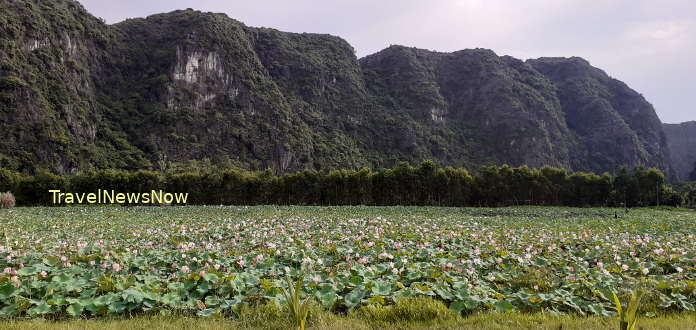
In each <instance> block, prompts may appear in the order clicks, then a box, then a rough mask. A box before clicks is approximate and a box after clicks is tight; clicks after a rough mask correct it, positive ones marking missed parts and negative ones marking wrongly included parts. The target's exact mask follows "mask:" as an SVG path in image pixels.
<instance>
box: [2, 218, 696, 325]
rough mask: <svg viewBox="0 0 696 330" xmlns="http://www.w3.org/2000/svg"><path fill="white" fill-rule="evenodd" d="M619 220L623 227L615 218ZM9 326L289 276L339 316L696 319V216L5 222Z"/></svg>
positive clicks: (270, 292) (107, 312)
mask: <svg viewBox="0 0 696 330" xmlns="http://www.w3.org/2000/svg"><path fill="white" fill-rule="evenodd" d="M615 215H618V218H615ZM0 228H1V230H0V234H2V235H3V237H2V239H1V240H0V271H2V274H0V317H2V318H17V317H20V318H22V317H29V318H39V317H41V318H52V319H62V318H70V317H78V316H81V317H102V316H121V315H135V314H164V315H170V314H173V313H174V314H181V313H183V314H190V315H194V314H195V315H198V316H201V317H206V316H213V315H215V316H221V315H222V316H227V317H231V318H234V317H235V315H236V313H238V311H239V310H240V309H241V308H243V306H257V305H259V304H268V303H274V302H275V303H278V304H280V305H283V304H285V301H284V298H283V294H282V288H285V287H286V286H287V285H286V283H287V282H286V276H287V275H289V276H290V277H291V278H292V280H293V281H294V280H296V279H297V278H298V277H299V276H300V275H302V276H303V284H302V291H303V292H304V295H305V296H313V297H316V301H317V303H318V304H320V305H322V306H323V308H325V309H326V310H330V311H332V312H335V313H339V314H340V313H346V312H349V311H351V310H354V309H356V308H358V309H359V308H360V307H361V306H365V305H390V304H393V303H394V302H395V301H396V300H398V299H400V298H403V297H414V296H416V297H420V296H424V297H430V298H432V299H435V300H439V301H442V302H443V303H444V304H445V305H446V306H448V307H449V308H450V309H452V310H455V311H457V312H460V313H461V314H462V315H469V314H475V313H484V312H506V311H518V312H540V311H546V312H551V313H562V314H577V315H604V316H608V315H615V312H616V310H615V309H614V303H613V300H612V293H613V292H615V293H616V294H617V295H619V296H620V297H626V296H628V295H630V291H632V290H636V289H641V290H644V291H645V292H646V295H645V298H644V303H643V306H642V307H641V308H642V313H643V314H647V315H651V314H656V315H657V314H664V313H670V312H681V311H693V310H694V304H696V213H695V212H692V211H685V210H669V211H668V210H648V209H642V210H631V211H630V212H629V213H625V212H624V211H623V210H621V209H573V208H538V207H523V208H501V209H480V208H466V209H458V208H427V207H270V206H264V207H150V208H145V207H71V208H17V209H10V210H0Z"/></svg>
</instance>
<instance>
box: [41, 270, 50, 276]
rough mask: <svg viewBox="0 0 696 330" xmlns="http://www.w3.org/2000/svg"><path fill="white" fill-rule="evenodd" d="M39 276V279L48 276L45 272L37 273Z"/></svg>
mask: <svg viewBox="0 0 696 330" xmlns="http://www.w3.org/2000/svg"><path fill="white" fill-rule="evenodd" d="M39 275H41V277H46V276H48V273H46V271H45V270H42V271H41V273H39Z"/></svg>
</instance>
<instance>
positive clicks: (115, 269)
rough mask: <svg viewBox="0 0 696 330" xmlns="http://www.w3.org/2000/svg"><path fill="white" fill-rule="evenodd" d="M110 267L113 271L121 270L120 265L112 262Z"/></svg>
mask: <svg viewBox="0 0 696 330" xmlns="http://www.w3.org/2000/svg"><path fill="white" fill-rule="evenodd" d="M111 269H113V270H114V271H115V272H118V271H120V270H121V265H119V264H113V265H111Z"/></svg>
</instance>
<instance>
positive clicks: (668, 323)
mask: <svg viewBox="0 0 696 330" xmlns="http://www.w3.org/2000/svg"><path fill="white" fill-rule="evenodd" d="M309 309H310V310H309V319H308V320H307V322H308V323H307V329H316V330H334V329H335V330H343V329H351V330H363V329H364V330H370V329H379V330H382V329H403V330H407V329H414V330H415V329H419V330H420V329H423V330H427V329H433V330H435V329H438V330H440V329H442V330H444V329H463V330H467V329H471V330H474V329H476V330H508V329H510V330H512V329H515V330H520V329H539V330H590V329H618V325H619V319H618V317H582V316H572V315H552V314H543V313H536V314H521V313H481V314H475V315H471V316H467V317H462V316H460V315H459V314H457V313H456V312H454V311H452V310H450V309H448V308H447V307H446V306H445V305H443V304H442V303H441V302H439V301H436V300H433V299H430V298H408V299H403V300H399V301H397V303H396V304H395V305H390V306H377V305H371V306H364V307H361V308H358V309H356V310H354V311H352V312H350V313H349V314H348V315H336V314H334V313H331V312H327V311H325V310H323V309H322V308H321V307H320V306H319V305H318V304H317V303H316V302H314V301H311V302H310V304H309ZM295 327H296V323H295V320H293V319H292V318H289V317H288V311H287V310H283V309H282V308H281V307H278V306H277V305H275V304H271V303H269V304H266V305H261V306H258V307H255V308H249V307H244V308H243V309H242V310H241V311H239V315H238V317H237V318H235V319H229V318H223V317H210V318H199V317H191V316H138V317H133V318H128V319H125V318H104V319H99V320H70V321H59V322H53V321H48V320H41V319H39V320H36V319H34V320H14V321H5V322H2V323H0V329H3V330H48V329H50V330H56V329H58V330H61V329H65V330H68V329H80V330H91V329H94V330H121V329H126V330H129V329H133V330H136V329H138V330H140V329H143V330H144V329H195V330H217V329H244V330H246V329H248V330H256V329H271V330H287V329H293V328H295ZM636 329H645V330H648V329H650V330H696V313H681V314H669V315H663V316H659V317H655V318H646V317H643V318H641V319H640V322H639V324H638V326H637V328H636Z"/></svg>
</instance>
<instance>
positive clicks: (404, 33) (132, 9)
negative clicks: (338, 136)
mask: <svg viewBox="0 0 696 330" xmlns="http://www.w3.org/2000/svg"><path fill="white" fill-rule="evenodd" d="M80 2H81V3H82V4H83V5H84V6H85V8H87V9H88V10H89V11H90V12H91V13H92V14H94V15H95V16H98V17H102V18H104V19H105V20H106V21H107V22H108V23H116V22H120V21H122V20H124V19H127V18H135V17H145V16H147V15H151V14H156V13H162V12H169V11H172V10H176V9H186V8H193V9H197V10H201V11H211V12H218V13H225V14H227V15H228V16H230V17H232V18H234V19H237V20H239V21H241V22H243V23H245V24H246V25H249V26H255V27H270V28H275V29H278V30H282V31H288V32H312V33H328V34H332V35H337V36H340V37H342V38H344V39H346V40H347V41H348V42H349V43H350V44H351V45H353V47H354V48H355V50H356V54H357V56H358V57H362V56H365V55H369V54H372V53H375V52H378V51H380V50H382V49H384V48H386V47H388V46H389V45H404V46H413V47H418V48H424V49H430V50H436V51H442V52H450V51H456V50H461V49H466V48H489V49H492V50H493V51H495V52H496V53H497V54H499V55H510V56H514V57H517V58H521V59H528V58H537V57H547V56H554V57H555V56H562V57H570V56H580V57H583V58H585V59H587V60H588V61H590V63H592V65H594V66H596V67H599V68H601V69H603V70H604V71H606V72H607V73H608V74H609V75H610V76H612V77H614V78H617V79H619V80H622V81H624V82H626V83H627V84H628V85H629V86H631V87H632V88H633V89H635V90H637V91H638V92H639V93H641V94H643V96H645V98H646V99H647V100H648V101H649V102H650V103H652V104H653V105H654V106H655V109H656V111H657V113H658V115H659V117H660V119H662V121H663V122H667V123H678V122H683V121H689V120H696V105H695V104H694V103H693V102H692V97H693V96H695V95H696V1H693V0H660V1H656V0H590V1H588V0H523V1H520V0H334V1H330V0H292V1H288V0H254V1H241V0H118V1H108V0H80Z"/></svg>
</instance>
